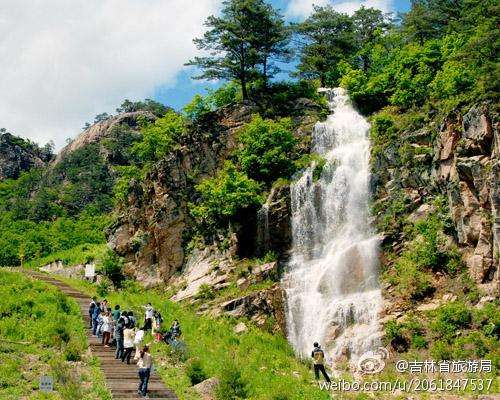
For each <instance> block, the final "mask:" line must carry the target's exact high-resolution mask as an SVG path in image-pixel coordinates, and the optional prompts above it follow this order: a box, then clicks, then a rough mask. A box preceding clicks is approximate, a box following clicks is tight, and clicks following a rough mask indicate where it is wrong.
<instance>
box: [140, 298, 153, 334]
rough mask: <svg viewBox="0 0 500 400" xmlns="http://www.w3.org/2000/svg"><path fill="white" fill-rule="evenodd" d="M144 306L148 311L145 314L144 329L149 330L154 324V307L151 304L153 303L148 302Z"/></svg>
mask: <svg viewBox="0 0 500 400" xmlns="http://www.w3.org/2000/svg"><path fill="white" fill-rule="evenodd" d="M144 308H145V309H146V312H145V314H144V328H143V329H144V330H145V331H147V330H149V329H151V327H152V326H153V313H154V309H153V307H152V306H151V303H148V304H147V305H146V306H144Z"/></svg>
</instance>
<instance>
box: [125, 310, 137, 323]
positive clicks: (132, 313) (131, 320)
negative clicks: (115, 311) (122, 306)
mask: <svg viewBox="0 0 500 400" xmlns="http://www.w3.org/2000/svg"><path fill="white" fill-rule="evenodd" d="M127 316H128V320H129V322H130V323H131V324H132V325H133V326H137V320H136V319H135V317H134V312H133V311H129V312H128V314H127Z"/></svg>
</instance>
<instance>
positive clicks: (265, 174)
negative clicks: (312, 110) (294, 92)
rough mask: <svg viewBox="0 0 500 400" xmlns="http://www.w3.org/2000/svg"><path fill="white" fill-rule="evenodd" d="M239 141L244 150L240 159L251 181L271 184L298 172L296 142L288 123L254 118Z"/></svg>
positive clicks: (240, 154)
mask: <svg viewBox="0 0 500 400" xmlns="http://www.w3.org/2000/svg"><path fill="white" fill-rule="evenodd" d="M238 139H239V142H240V143H241V144H242V145H243V148H242V149H241V150H240V151H239V152H238V153H237V158H238V161H239V162H240V164H241V167H242V170H243V171H244V172H245V173H246V174H247V175H248V176H249V177H250V178H252V179H255V180H257V181H261V182H265V183H267V184H269V183H271V182H273V181H275V180H276V179H278V178H280V177H285V178H288V177H290V176H291V175H292V174H293V172H295V169H294V164H293V158H294V157H295V154H294V150H295V145H296V144H297V141H296V139H295V138H294V136H293V134H292V132H291V121H290V120H289V119H281V120H278V121H273V120H264V119H262V118H261V117H260V116H259V115H255V116H254V117H253V118H252V121H251V122H249V123H248V124H246V125H245V126H244V127H243V128H242V129H241V131H240V133H239V136H238Z"/></svg>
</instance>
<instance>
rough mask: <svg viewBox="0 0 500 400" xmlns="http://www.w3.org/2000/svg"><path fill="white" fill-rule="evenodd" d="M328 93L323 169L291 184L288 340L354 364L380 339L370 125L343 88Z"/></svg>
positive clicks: (318, 144) (320, 147)
mask: <svg viewBox="0 0 500 400" xmlns="http://www.w3.org/2000/svg"><path fill="white" fill-rule="evenodd" d="M325 91H326V94H327V95H328V100H329V106H330V109H331V114H330V115H329V116H328V118H327V120H326V121H325V122H318V123H317V124H316V126H315V127H314V131H313V136H312V142H313V143H312V151H313V152H314V153H317V154H319V155H320V156H321V157H322V158H324V160H325V163H324V166H323V169H322V171H321V174H320V175H319V177H317V176H315V175H317V173H315V171H314V170H315V168H318V167H317V166H316V165H315V163H313V165H311V167H309V168H308V169H306V170H305V171H304V172H303V173H302V175H301V176H300V178H299V179H298V180H297V181H295V182H294V183H292V185H291V200H292V232H293V246H292V253H291V258H290V262H289V265H288V269H287V272H286V273H285V276H284V278H283V287H284V289H285V292H286V298H287V328H288V338H289V340H290V342H291V343H292V345H293V346H294V348H295V350H296V351H297V352H298V353H299V354H301V355H303V356H307V355H308V354H310V351H311V349H312V344H313V342H315V341H317V342H320V343H321V344H322V345H323V348H324V349H325V351H326V352H327V355H328V356H329V357H331V358H334V359H336V358H338V357H340V356H345V357H348V358H350V359H352V360H355V359H356V358H358V357H359V356H360V355H361V354H363V353H364V352H366V351H368V350H371V349H372V348H374V347H376V346H377V345H378V344H379V341H380V340H379V337H380V336H379V323H378V313H379V310H380V307H381V302H382V298H381V293H380V289H379V287H378V279H377V274H378V239H377V237H376V236H375V233H374V231H373V230H372V229H371V227H370V223H369V210H368V202H369V176H370V175H369V150H370V142H369V140H368V130H369V124H368V122H367V121H366V120H365V119H364V118H363V117H362V116H361V115H360V114H359V113H358V112H357V111H356V110H355V109H354V108H353V107H352V105H351V104H350V102H349V98H348V96H347V94H346V92H345V91H344V90H343V89H339V88H337V89H332V90H330V89H328V90H325ZM317 164H318V165H320V163H319V162H318V163H317ZM315 178H317V179H315Z"/></svg>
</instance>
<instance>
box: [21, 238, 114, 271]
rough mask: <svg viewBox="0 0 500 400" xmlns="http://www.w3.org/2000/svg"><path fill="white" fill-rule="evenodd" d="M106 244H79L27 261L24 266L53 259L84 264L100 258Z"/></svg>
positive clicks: (66, 263)
mask: <svg viewBox="0 0 500 400" xmlns="http://www.w3.org/2000/svg"><path fill="white" fill-rule="evenodd" d="M106 249H107V246H106V244H104V243H103V244H81V245H79V246H76V247H73V248H71V249H68V250H61V251H58V252H55V253H52V254H50V255H48V256H46V257H41V258H36V259H34V260H30V261H27V262H26V263H25V264H24V267H25V268H39V267H41V266H43V265H46V264H50V263H52V262H54V261H58V260H61V261H62V262H63V264H64V265H77V264H85V263H86V262H89V261H92V260H96V261H99V260H102V259H103V257H104V255H105V254H106Z"/></svg>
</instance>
